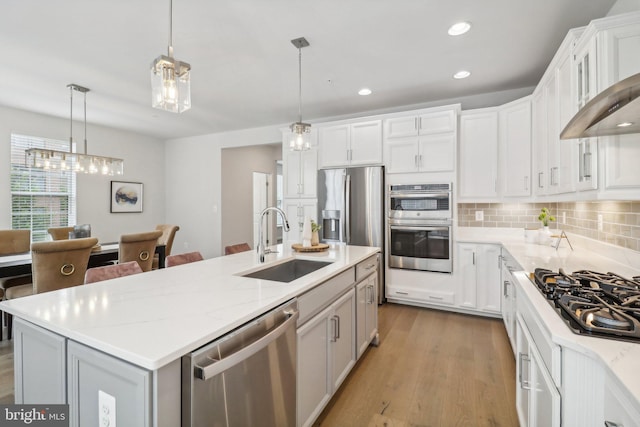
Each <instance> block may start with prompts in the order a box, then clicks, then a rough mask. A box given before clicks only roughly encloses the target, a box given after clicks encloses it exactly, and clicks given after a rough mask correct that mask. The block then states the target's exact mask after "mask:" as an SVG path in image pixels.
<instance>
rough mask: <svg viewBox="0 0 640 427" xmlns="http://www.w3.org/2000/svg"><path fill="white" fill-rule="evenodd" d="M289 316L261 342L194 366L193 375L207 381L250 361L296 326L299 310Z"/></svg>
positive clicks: (261, 339)
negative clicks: (209, 362)
mask: <svg viewBox="0 0 640 427" xmlns="http://www.w3.org/2000/svg"><path fill="white" fill-rule="evenodd" d="M287 314H288V315H289V318H288V319H287V320H285V321H284V322H282V324H281V325H280V326H278V327H277V328H275V329H274V330H272V331H271V332H269V333H268V334H267V335H265V336H263V337H262V338H260V339H259V340H257V341H255V342H253V343H251V344H249V345H248V346H246V347H243V348H241V349H240V350H238V351H236V352H235V353H233V354H230V355H229V356H227V357H224V358H222V359H219V360H214V361H213V363H211V364H210V365H207V366H200V365H194V372H193V375H194V376H195V377H196V378H198V379H201V380H205V381H206V380H208V379H211V378H213V377H215V376H216V375H218V374H221V373H222V372H224V371H226V370H227V369H229V368H231V367H233V366H235V365H237V364H238V363H240V362H242V361H243V360H245V359H248V358H249V357H251V356H253V355H254V354H256V353H257V352H259V351H260V350H262V349H263V348H265V347H267V346H268V345H269V344H271V343H272V342H273V341H275V340H277V339H278V338H279V337H280V335H282V334H284V333H285V332H286V331H287V329H289V327H290V326H291V325H292V324H293V325H295V323H296V321H297V320H298V316H300V312H299V311H298V310H292V311H287Z"/></svg>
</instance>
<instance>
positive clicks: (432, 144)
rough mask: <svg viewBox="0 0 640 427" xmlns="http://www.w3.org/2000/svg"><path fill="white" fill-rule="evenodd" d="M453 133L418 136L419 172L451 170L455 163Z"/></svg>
mask: <svg viewBox="0 0 640 427" xmlns="http://www.w3.org/2000/svg"><path fill="white" fill-rule="evenodd" d="M455 146H456V137H455V134H454V133H445V134H436V135H427V136H421V137H420V143H419V153H418V166H419V167H420V171H421V172H446V171H452V170H453V168H454V165H455Z"/></svg>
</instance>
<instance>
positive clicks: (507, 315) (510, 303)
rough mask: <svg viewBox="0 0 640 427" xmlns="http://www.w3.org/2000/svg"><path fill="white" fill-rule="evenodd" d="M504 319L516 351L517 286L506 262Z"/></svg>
mask: <svg viewBox="0 0 640 427" xmlns="http://www.w3.org/2000/svg"><path fill="white" fill-rule="evenodd" d="M501 311H502V321H503V322H504V327H505V329H506V330H507V336H508V337H509V343H510V344H511V349H512V350H513V353H514V354H515V353H516V287H515V284H514V278H513V275H512V274H511V271H509V268H508V266H507V264H506V263H505V262H503V263H502V303H501Z"/></svg>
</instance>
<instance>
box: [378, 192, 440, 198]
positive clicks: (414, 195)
mask: <svg viewBox="0 0 640 427" xmlns="http://www.w3.org/2000/svg"><path fill="white" fill-rule="evenodd" d="M449 196H450V193H427V192H420V193H401V192H396V191H391V192H390V193H389V197H402V198H405V199H424V198H425V197H429V198H432V199H437V198H441V199H448V198H449Z"/></svg>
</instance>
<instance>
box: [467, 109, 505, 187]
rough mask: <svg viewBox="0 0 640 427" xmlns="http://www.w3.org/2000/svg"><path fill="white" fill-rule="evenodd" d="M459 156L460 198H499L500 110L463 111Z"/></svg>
mask: <svg viewBox="0 0 640 427" xmlns="http://www.w3.org/2000/svg"><path fill="white" fill-rule="evenodd" d="M459 158H460V164H459V170H460V197H461V198H497V196H498V192H497V188H496V184H497V183H496V179H497V171H498V168H497V166H498V113H497V111H482V110H477V111H473V112H463V113H462V114H461V116H460V150H459Z"/></svg>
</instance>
